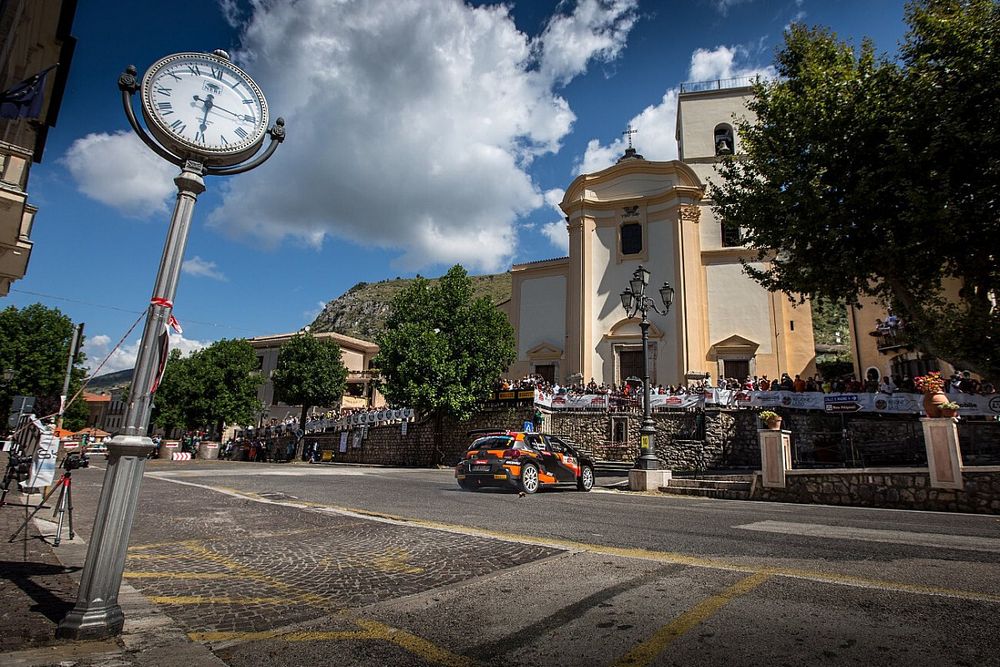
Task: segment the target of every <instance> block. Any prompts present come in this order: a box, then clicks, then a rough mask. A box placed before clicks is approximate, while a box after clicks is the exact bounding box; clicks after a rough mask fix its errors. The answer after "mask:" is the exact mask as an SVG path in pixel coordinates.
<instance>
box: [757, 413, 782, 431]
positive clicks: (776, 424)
mask: <svg viewBox="0 0 1000 667" xmlns="http://www.w3.org/2000/svg"><path fill="white" fill-rule="evenodd" d="M757 416H758V417H760V420H761V421H762V422H764V425H765V426H766V427H767V428H769V429H779V428H781V415H779V414H778V413H777V412H773V411H771V410H764V411H763V412H761V413H760V414H759V415H757Z"/></svg>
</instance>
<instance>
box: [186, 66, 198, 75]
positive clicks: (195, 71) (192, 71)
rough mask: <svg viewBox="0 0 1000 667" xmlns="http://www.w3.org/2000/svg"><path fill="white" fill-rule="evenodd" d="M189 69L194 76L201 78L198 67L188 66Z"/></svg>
mask: <svg viewBox="0 0 1000 667" xmlns="http://www.w3.org/2000/svg"><path fill="white" fill-rule="evenodd" d="M187 68H188V71H189V72H191V73H192V74H194V75H195V76H201V70H200V69H198V66H197V65H188V66H187Z"/></svg>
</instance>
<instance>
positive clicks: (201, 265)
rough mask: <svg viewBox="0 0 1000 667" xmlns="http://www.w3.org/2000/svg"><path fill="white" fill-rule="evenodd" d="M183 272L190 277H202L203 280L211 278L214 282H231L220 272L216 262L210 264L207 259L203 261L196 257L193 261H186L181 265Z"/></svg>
mask: <svg viewBox="0 0 1000 667" xmlns="http://www.w3.org/2000/svg"><path fill="white" fill-rule="evenodd" d="M181 271H183V272H184V273H186V274H188V275H189V276H201V277H202V278H211V279H212V280H221V281H226V280H229V279H228V278H226V276H225V274H224V273H222V271H219V269H218V267H217V266H216V265H215V262H210V261H208V260H207V259H202V258H201V257H198V256H197V255H195V256H194V257H192V258H191V259H188V260H185V261H184V263H183V264H181Z"/></svg>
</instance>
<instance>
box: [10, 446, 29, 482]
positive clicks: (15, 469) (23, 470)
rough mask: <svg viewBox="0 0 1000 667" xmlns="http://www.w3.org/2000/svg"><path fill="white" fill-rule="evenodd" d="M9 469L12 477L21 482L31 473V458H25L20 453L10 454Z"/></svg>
mask: <svg viewBox="0 0 1000 667" xmlns="http://www.w3.org/2000/svg"><path fill="white" fill-rule="evenodd" d="M7 468H8V470H9V471H10V473H9V474H10V475H11V476H13V477H15V478H16V479H18V480H20V479H23V478H24V477H27V476H28V473H29V472H31V457H30V456H24V455H23V454H21V453H19V452H13V451H12V452H10V458H9V459H8V461H7Z"/></svg>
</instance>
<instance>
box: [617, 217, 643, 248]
mask: <svg viewBox="0 0 1000 667" xmlns="http://www.w3.org/2000/svg"><path fill="white" fill-rule="evenodd" d="M621 236H622V254H623V255H638V254H639V253H641V252H642V225H640V224H639V223H638V222H629V223H626V224H624V225H622V227H621Z"/></svg>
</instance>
